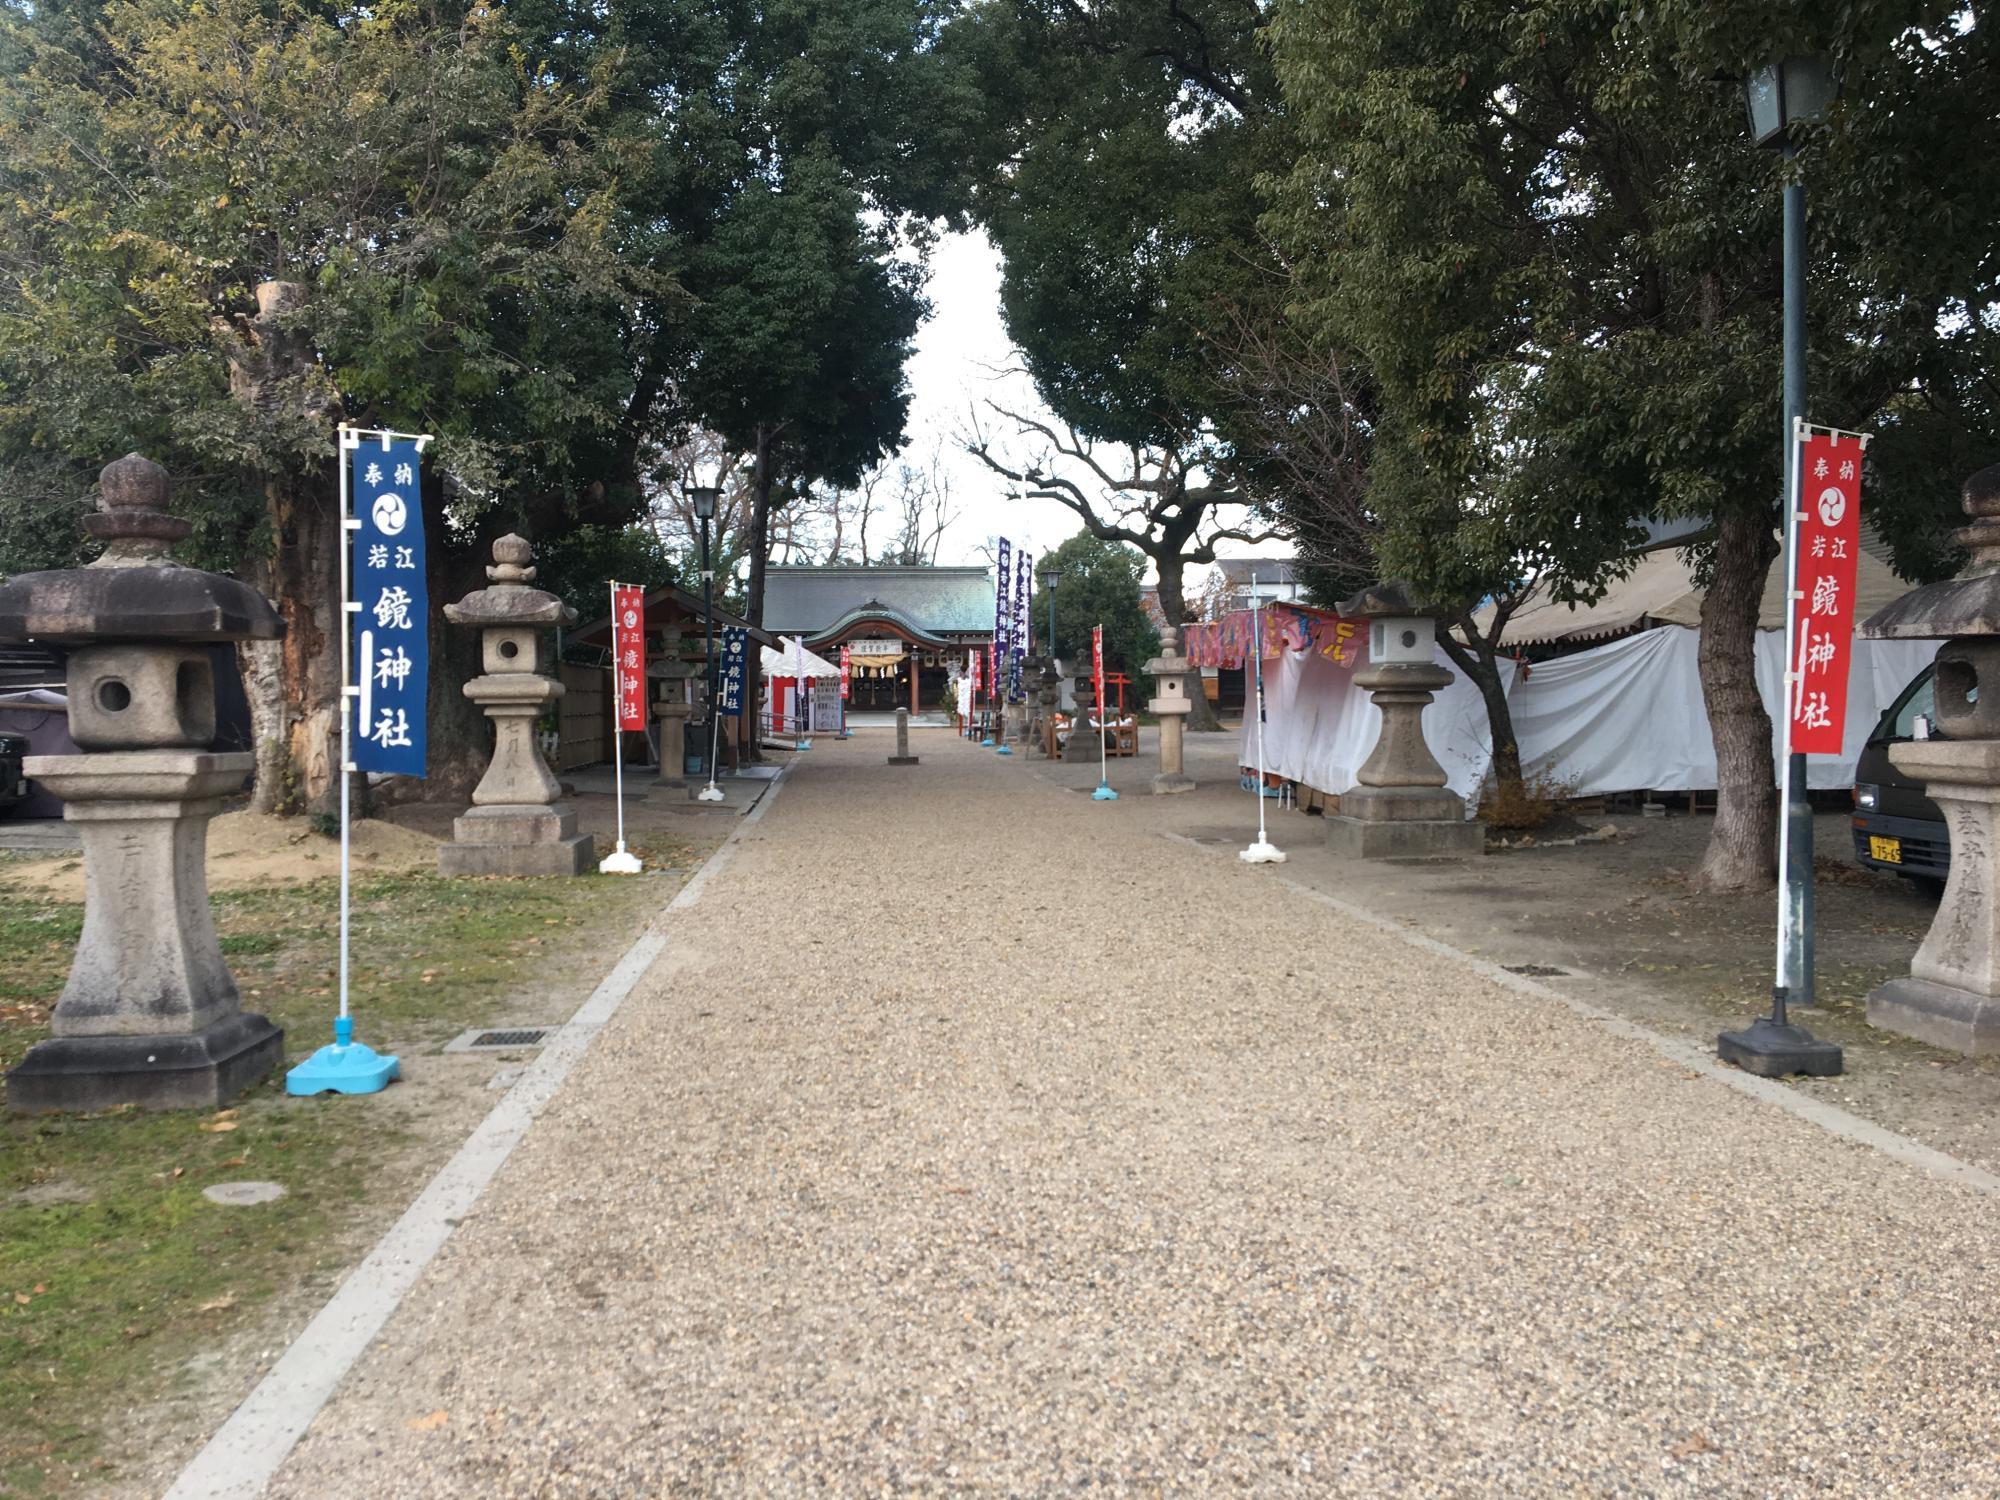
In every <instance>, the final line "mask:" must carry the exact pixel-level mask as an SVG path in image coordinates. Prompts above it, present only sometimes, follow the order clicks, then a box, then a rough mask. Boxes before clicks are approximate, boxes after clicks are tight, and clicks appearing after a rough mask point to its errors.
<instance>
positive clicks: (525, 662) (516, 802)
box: [438, 536, 597, 875]
mask: <svg viewBox="0 0 2000 1500" xmlns="http://www.w3.org/2000/svg"><path fill="white" fill-rule="evenodd" d="M534 556H535V553H534V549H533V548H532V547H530V546H529V545H528V544H527V542H526V541H524V540H523V539H522V538H520V537H518V536H503V537H501V538H500V540H499V541H497V542H495V543H494V544H493V566H492V567H490V568H488V569H487V570H486V576H487V577H488V578H490V579H491V580H493V586H492V587H491V588H484V589H480V590H478V591H477V592H475V593H471V594H467V595H466V596H465V597H464V598H463V599H461V600H459V601H458V603H456V604H447V605H446V606H445V607H444V617H445V618H446V619H447V620H449V621H451V623H452V624H454V625H466V626H470V627H472V628H474V629H476V630H478V631H479V645H480V664H481V665H482V666H483V667H484V668H485V669H486V670H485V672H484V673H483V674H482V675H481V676H478V677H475V678H473V679H472V680H471V681H470V682H468V683H466V685H465V696H466V697H468V698H470V699H471V700H472V701H473V702H474V703H477V704H478V705H479V706H480V707H481V708H483V709H485V710H486V717H487V718H489V719H491V720H492V721H493V759H492V761H491V763H490V764H488V766H487V767H486V774H485V775H484V776H483V777H481V778H480V781H479V785H478V786H476V787H475V788H473V791H472V807H471V809H470V810H469V811H468V812H466V813H465V814H464V815H463V816H462V817H460V818H458V819H457V820H455V821H454V822H453V823H452V825H451V839H452V841H451V842H450V843H449V844H440V845H439V846H438V872H439V873H440V874H443V875H581V874H582V873H583V872H584V871H585V870H588V869H589V868H590V867H591V862H592V860H593V859H594V858H595V856H596V852H597V851H596V848H595V840H593V839H592V838H591V836H590V835H589V834H587V833H578V832H577V831H576V811H575V809H573V808H570V807H567V806H564V805H563V804H562V803H560V802H558V801H557V800H556V799H557V798H558V797H560V796H561V795H562V786H561V784H560V783H558V782H557V780H556V778H555V773H554V772H552V771H550V770H549V767H548V762H547V761H545V760H543V759H542V752H541V747H540V746H538V745H537V744H536V743H535V721H536V720H537V719H539V718H540V717H541V716H542V713H543V711H544V710H546V709H547V708H548V706H549V705H550V704H552V703H554V702H556V701H557V700H558V699H560V698H561V697H562V695H563V685H562V684H561V683H560V682H556V681H554V680H552V679H550V678H547V677H544V676H542V674H541V672H540V671H539V670H537V668H538V665H539V662H538V657H539V653H540V647H541V639H542V633H543V632H544V631H546V630H548V629H550V628H552V627H553V626H557V625H574V624H575V623H576V611H575V610H573V609H571V608H570V607H569V606H568V605H567V604H564V603H563V602H562V600H560V599H558V598H557V597H556V596H555V595H554V594H550V593H545V592H543V591H542V590H541V589H536V588H530V587H528V585H529V584H530V583H532V582H533V581H534V577H535V570H534V568H533V567H531V566H530V564H531V563H532V562H533V561H534Z"/></svg>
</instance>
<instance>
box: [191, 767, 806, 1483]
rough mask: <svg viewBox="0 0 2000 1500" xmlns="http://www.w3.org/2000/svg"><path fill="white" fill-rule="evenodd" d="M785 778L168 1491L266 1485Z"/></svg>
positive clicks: (629, 952)
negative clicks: (666, 927) (674, 920)
mask: <svg viewBox="0 0 2000 1500" xmlns="http://www.w3.org/2000/svg"><path fill="white" fill-rule="evenodd" d="M782 785H783V776H782V775H780V776H779V777H778V778H777V779H775V780H774V781H773V782H772V783H771V786H770V789H769V790H768V791H767V792H766V793H765V794H764V796H763V797H761V798H760V799H758V802H757V805H756V806H755V807H753V808H752V809H751V810H750V811H749V812H748V813H746V814H745V815H744V817H743V819H742V821H741V822H739V823H738V824H737V825H736V827H735V829H733V830H732V831H731V833H730V835H729V837H728V838H726V839H724V840H723V841H722V845H721V847H720V848H718V849H717V850H716V851H715V852H714V853H713V854H711V855H710V856H709V857H708V858H707V860H705V861H704V862H703V863H702V866H701V868H700V869H699V870H697V871H695V873H694V876H693V878H692V879H690V880H689V881H688V883H687V884H686V885H684V886H682V887H681V889H680V891H679V893H678V894H676V895H675V897H674V899H673V900H672V901H670V902H668V903H667V907H666V910H665V911H664V912H662V913H661V915H660V917H658V918H655V920H654V922H653V923H652V924H649V926H648V928H647V930H646V931H645V932H643V933H641V934H640V936H639V938H638V940H637V941H636V942H634V943H633V944H632V946H631V947H630V948H628V949H626V950H625V956H624V957H623V958H621V959H619V960H618V962H617V964H616V965H615V966H613V968H612V970H611V972H610V973H609V974H607V975H605V976H604V980H603V982H602V983H600V984H599V985H598V986H597V988H596V989H595V990H593V991H592V992H591V994H590V998H589V999H587V1000H585V1001H584V1002H583V1004H582V1005H581V1006H579V1007H578V1008H577V1010H576V1013H575V1014H574V1015H572V1016H571V1017H570V1018H569V1020H567V1021H566V1022H564V1023H563V1025H562V1027H561V1029H560V1030H558V1031H557V1032H556V1034H555V1036H554V1037H552V1038H551V1039H550V1040H549V1043H548V1045H547V1046H545V1047H544V1048H543V1049H542V1052H541V1055H540V1056H539V1057H537V1058H536V1059H535V1060H534V1062H532V1063H531V1064H529V1065H528V1067H527V1068H526V1069H525V1070H524V1071H523V1072H522V1074H521V1076H520V1078H519V1079H518V1080H517V1081H516V1082H515V1084H514V1086H513V1087H512V1088H510V1089H508V1090H507V1092H506V1093H505V1094H504V1095H503V1096H502V1097H501V1099H500V1102H499V1103H498V1104H496V1105H494V1106H493V1109H492V1110H491V1112H489V1113H488V1114H487V1116H486V1118H485V1119H484V1120H482V1121H480V1122H479V1125H478V1127H477V1128H476V1129H474V1131H473V1132H472V1134H471V1135H469V1136H468V1137H466V1140H465V1144H464V1145H462V1146H460V1147H459V1148H458V1152H457V1154H456V1155H454V1156H453V1157H452V1158H451V1160H450V1161H448V1162H446V1163H445V1164H444V1166H443V1167H441V1168H440V1169H439V1170H438V1174H437V1176H435V1177H433V1178H432V1179H431V1180H430V1182H429V1184H428V1185H426V1186H425V1188H424V1190H423V1191H422V1192H421V1193H419V1194H418V1195H417V1197H416V1200H415V1201H414V1202H413V1203H411V1204H410V1206H409V1207H408V1208H406V1209H405V1210H403V1216H402V1217H401V1218H400V1219H398V1220H397V1221H396V1222H395V1223H394V1224H393V1225H392V1226H390V1229H389V1232H388V1233H387V1234H385V1235H383V1236H382V1238H381V1239H380V1240H379V1241H378V1242H377V1243H376V1246H375V1248H374V1249H373V1250H372V1251H370V1252H369V1254H368V1258H367V1259H366V1260H364V1261H362V1262H361V1264H360V1265H358V1266H356V1267H355V1268H354V1270H353V1271H351V1272H350V1273H349V1274H348V1276H347V1279H346V1280H345V1281H343V1282H341V1284H340V1287H339V1289H338V1290H337V1291H336V1292H335V1293H334V1294H333V1297H332V1298H331V1299H330V1300H329V1301H328V1302H327V1304H326V1306H325V1307H323V1308H321V1309H320V1310H319V1312H318V1314H317V1315H316V1316H315V1317H314V1318H313V1320H312V1322H310V1323H308V1324H307V1325H306V1327H305V1330H304V1331H303V1332H302V1333H300V1334H299V1336H298V1337H297V1338H296V1339H294V1340H293V1341H292V1344H291V1347H290V1348H288V1349H286V1350H285V1352H284V1353H283V1354H282V1355H280V1356H279V1358H278V1362H277V1363H276V1364H275V1365H273V1366H272V1367H271V1369H270V1371H269V1372H268V1373H267V1374H266V1375H265V1376H264V1378H263V1379H262V1380H260V1381H259V1382H258V1383H257V1385H256V1387H255V1388H254V1389H253V1390H252V1391H251V1392H250V1394H249V1395H248V1396H246V1397H244V1398H243V1402H242V1404H241V1405H239V1406H238V1407H237V1408H236V1410H235V1411H233V1412H231V1413H230V1415H229V1419H228V1420H227V1421H225V1422H224V1423H223V1424H222V1426H221V1427H220V1428H219V1429H217V1431H216V1433H215V1436H213V1437H212V1438H210V1439H209V1440H208V1443H207V1445H206V1446H205V1447H203V1448H202V1450H201V1451H200V1452H199V1453H197V1454H196V1455H195V1456H194V1458H193V1459H192V1460H191V1461H190V1462H189V1463H188V1466H187V1467H186V1468H185V1469H183V1470H181V1474H180V1477H179V1478H178V1479H176V1480H175V1481H174V1485H173V1488H172V1489H170V1490H168V1491H167V1493H166V1496H165V1497H164V1500H255V1497H256V1496H258V1495H261V1494H262V1493H263V1492H264V1487H265V1485H267V1484H269V1483H270V1481H271V1477H272V1476H273V1475H274V1474H276V1473H277V1472H278V1470H279V1468H280V1467H282V1466H283V1464H284V1462H285V1460H286V1459H287V1458H288V1457H290V1455H291V1451H292V1449H293V1447H294V1446H295V1445H296V1444H297V1443H298V1440H299V1439H300V1438H301V1437H302V1436H304V1435H305V1430H306V1428H307V1427H309V1426H310V1425H311V1424H312V1420H313V1418H314V1417H316V1416H318V1415H319V1412H320V1408H321V1407H323V1406H325V1405H326V1403H327V1400H328V1399H329V1398H330V1397H331V1396H332V1395H333V1392H334V1389H335V1388H336V1387H337V1386H338V1385H339V1384H340V1382H341V1381H342V1380H343V1379H344V1378H346V1375H347V1372H348V1371H349V1370H351V1369H352V1368H353V1367H354V1364H355V1362H356V1361H357V1360H359V1359H360V1358H361V1354H362V1351H363V1350H365V1349H366V1348H367V1347H368V1344H369V1342H370V1340H372V1339H373V1338H374V1337H375V1335H376V1334H377V1333H379V1332H380V1331H381V1329H382V1325H383V1324H385V1323H387V1322H388V1321H389V1318H390V1316H391V1315H392V1314H393V1313H394V1312H395V1311H396V1309H397V1308H398V1307H399V1306H401V1305H402V1301H403V1298H404V1297H405V1296H406V1295H407V1294H408V1293H409V1290H410V1288H411V1287H413V1286H415V1285H416V1282H417V1278H418V1277H419V1276H421V1275H422V1274H423V1271H424V1268H425V1267H426V1266H428V1265H429V1264H430V1263H431V1259H432V1257H434V1256H435V1255H436V1254H437V1253H438V1251H440V1250H441V1249H443V1248H444V1244H445V1241H446V1240H448V1239H450V1238H451V1232H452V1230H453V1229H455V1228H456V1227H457V1226H458V1222H459V1220H460V1219H462V1218H464V1217H465V1215H466V1214H467V1213H468V1212H469V1211H470V1210H471V1208H472V1206H473V1204H474V1203H475V1202H476V1201H477V1200H478V1198H479V1195H480V1193H482V1192H483V1191H485V1188H486V1184H487V1183H489V1182H491V1181H492V1180H493V1174H494V1173H496V1172H498V1171H499V1170H500V1166H501V1164H502V1163H503V1162H505V1161H506V1160H507V1158H508V1157H509V1156H510V1155H511V1154H512V1153H513V1150H514V1148H515V1147H516V1146H517V1145H519V1144H520V1142H521V1138H522V1137H523V1136H525V1135H526V1134H527V1133H528V1127H529V1126H530V1125H532V1124H534V1122H535V1117H536V1116H537V1115H539V1114H540V1113H541V1112H542V1108H543V1106H544V1105H546V1104H547V1103H548V1102H549V1100H550V1099H551V1098H552V1097H553V1096H554V1094H555V1091H556V1090H557V1089H558V1088H559V1087H561V1085H562V1081H563V1079H564V1078H565V1077H567V1076H568V1074H569V1070H570V1069H571V1068H572V1067H574V1066H575V1065H576V1061H577V1059H578V1058H580V1057H582V1056H583V1054H584V1051H585V1050H586V1049H587V1048H588V1047H589V1046H590V1044H591V1041H592V1040H593V1039H594V1038H595V1037H596V1035H597V1033H598V1032H599V1030H601V1029H602V1028H603V1026H604V1024H605V1022H607V1021H609V1020H610V1019H611V1018H612V1017H613V1016H614V1015H616V1014H617V1013H618V1008H619V1006H621V1005H623V1004H624V1003H625V998H626V996H628V995H630V994H631V993H632V991H633V989H634V988H635V987H636V986H637V985H638V983H639V980H640V979H641V977H643V976H644V974H645V972H646V971H647V969H649V968H651V967H652V964H653V960H654V959H656V958H658V957H659V956H660V954H661V952H662V951H663V950H664V949H665V948H666V946H667V938H666V934H664V933H662V932H660V931H659V930H658V926H659V923H660V922H661V921H664V920H665V918H667V917H669V916H672V915H673V914H674V913H675V912H679V911H685V910H687V909H688V908H689V907H691V906H693V905H694V904H695V903H696V902H697V901H699V900H700V899H701V894H702V891H703V889H704V888H705V887H706V886H707V884H708V882H709V881H710V880H711V879H713V878H714V877H715V875H716V874H717V873H718V872H719V871H720V870H721V869H722V868H723V866H724V865H726V864H727V863H728V862H729V858H730V855H731V853H732V852H733V851H734V850H735V848H736V842H737V840H738V839H740V838H741V837H742V836H743V835H744V833H746V832H747V831H748V830H749V829H751V828H752V827H754V826H755V825H756V824H757V823H758V822H759V821H760V820H761V819H762V818H763V816H764V814H765V812H766V811H767V810H768V809H769V808H770V806H771V803H772V802H773V801H774V800H776V798H777V795H778V790H779V788H780V787H781V786H782Z"/></svg>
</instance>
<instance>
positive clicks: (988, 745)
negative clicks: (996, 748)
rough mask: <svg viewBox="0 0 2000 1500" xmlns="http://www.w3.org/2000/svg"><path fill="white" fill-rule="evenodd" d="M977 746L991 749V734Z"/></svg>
mask: <svg viewBox="0 0 2000 1500" xmlns="http://www.w3.org/2000/svg"><path fill="white" fill-rule="evenodd" d="M979 748H980V749H982V750H991V749H992V748H993V736H992V735H990V734H989V735H987V736H986V738H985V739H983V740H981V741H980V742H979Z"/></svg>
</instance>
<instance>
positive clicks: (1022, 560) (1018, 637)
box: [1014, 547, 1034, 699]
mask: <svg viewBox="0 0 2000 1500" xmlns="http://www.w3.org/2000/svg"><path fill="white" fill-rule="evenodd" d="M1032 577H1034V558H1033V557H1031V556H1030V555H1029V553H1028V550H1027V549H1026V548H1025V547H1024V548H1022V549H1021V550H1020V551H1019V552H1016V553H1015V554H1014V695H1015V696H1016V697H1017V698H1021V699H1026V697H1027V683H1026V681H1025V678H1026V676H1027V659H1028V640H1029V637H1031V636H1032V635H1033V634H1034V631H1033V629H1032V628H1030V626H1029V623H1028V607H1029V594H1028V580H1029V579H1030V578H1032Z"/></svg>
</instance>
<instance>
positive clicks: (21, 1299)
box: [14, 1292, 35, 1307]
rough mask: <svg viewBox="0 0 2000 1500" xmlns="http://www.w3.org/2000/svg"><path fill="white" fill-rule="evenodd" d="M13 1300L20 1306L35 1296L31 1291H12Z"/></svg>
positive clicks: (32, 1299) (26, 1303) (25, 1304)
mask: <svg viewBox="0 0 2000 1500" xmlns="http://www.w3.org/2000/svg"><path fill="white" fill-rule="evenodd" d="M14 1300H15V1301H16V1302H18V1303H20V1304H21V1306H23V1307H26V1306H27V1305H28V1304H29V1303H30V1302H33V1301H34V1300H35V1298H34V1294H33V1293H31V1292H16V1293H14Z"/></svg>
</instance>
